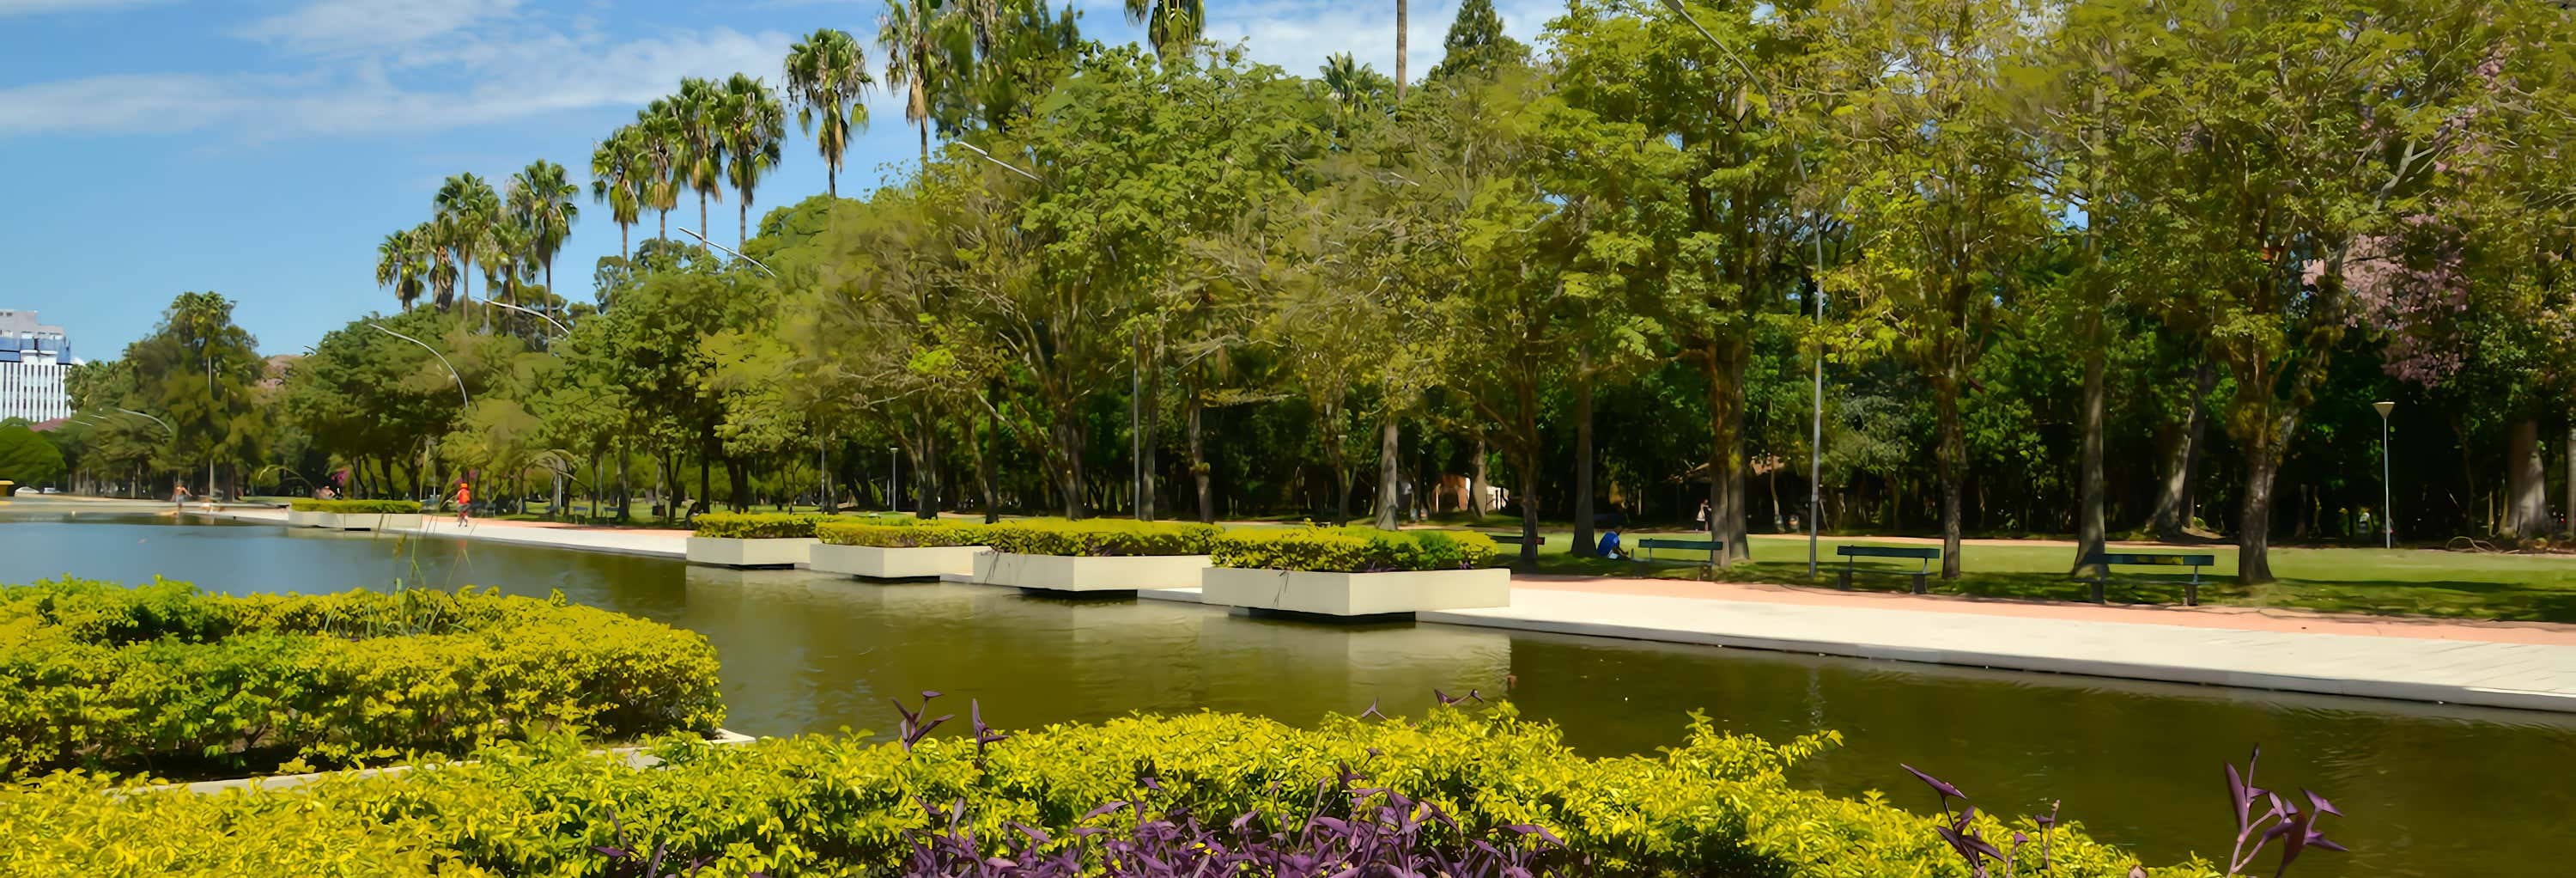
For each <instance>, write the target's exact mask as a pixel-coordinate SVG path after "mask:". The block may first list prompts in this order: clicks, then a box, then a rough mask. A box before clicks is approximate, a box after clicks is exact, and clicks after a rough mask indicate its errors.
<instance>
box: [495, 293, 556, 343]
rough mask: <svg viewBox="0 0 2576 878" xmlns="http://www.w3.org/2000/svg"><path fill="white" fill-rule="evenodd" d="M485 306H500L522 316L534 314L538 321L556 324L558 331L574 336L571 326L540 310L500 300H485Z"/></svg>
mask: <svg viewBox="0 0 2576 878" xmlns="http://www.w3.org/2000/svg"><path fill="white" fill-rule="evenodd" d="M483 304H486V305H498V306H500V307H503V308H508V309H510V310H512V311H517V312H519V313H521V314H532V315H535V316H536V318H537V319H539V320H543V321H545V322H547V323H552V324H554V325H555V328H556V329H558V330H561V331H563V333H564V334H565V335H571V334H572V327H569V326H565V325H563V321H561V320H556V319H554V318H553V317H549V316H546V313H545V312H543V311H539V310H536V309H534V308H522V307H519V306H517V305H513V304H510V303H508V302H504V301H501V300H498V299H485V300H483Z"/></svg>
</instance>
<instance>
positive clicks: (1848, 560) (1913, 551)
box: [1834, 546, 1941, 594]
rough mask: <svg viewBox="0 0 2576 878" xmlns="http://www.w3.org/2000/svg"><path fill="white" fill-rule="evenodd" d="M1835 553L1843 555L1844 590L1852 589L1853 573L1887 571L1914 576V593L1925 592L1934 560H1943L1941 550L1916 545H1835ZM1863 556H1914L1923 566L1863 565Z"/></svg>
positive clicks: (1898, 574)
mask: <svg viewBox="0 0 2576 878" xmlns="http://www.w3.org/2000/svg"><path fill="white" fill-rule="evenodd" d="M1834 554H1836V555H1841V556H1842V557H1843V569H1842V571H1841V582H1840V584H1841V586H1842V589H1843V590H1844V591H1850V590H1851V581H1852V574H1854V573H1885V574H1889V575H1891V576H1911V577H1914V593H1915V594H1924V593H1925V588H1924V586H1925V583H1924V579H1925V578H1927V577H1929V576H1931V575H1932V562H1934V561H1938V560H1941V550H1939V549H1926V548H1919V547H1915V546H1835V547H1834ZM1862 558H1913V559H1916V560H1919V561H1922V562H1923V567H1922V569H1920V570H1889V569H1885V568H1878V567H1862V566H1860V564H1859V563H1858V562H1859V559H1862Z"/></svg>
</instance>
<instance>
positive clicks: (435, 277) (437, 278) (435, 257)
mask: <svg viewBox="0 0 2576 878" xmlns="http://www.w3.org/2000/svg"><path fill="white" fill-rule="evenodd" d="M411 241H412V248H413V250H414V251H416V252H418V253H419V254H420V256H421V261H422V262H423V263H425V264H427V265H428V268H429V271H428V276H427V278H425V279H426V280H427V281H428V282H429V291H430V294H431V297H432V301H435V302H436V303H437V304H438V308H439V310H442V311H444V310H447V309H448V308H451V307H454V306H455V304H456V280H457V278H458V277H459V275H458V273H457V271H456V251H454V250H450V249H448V248H447V224H446V222H444V221H442V220H439V219H437V218H435V217H433V218H431V219H429V220H427V221H425V222H422V223H421V224H420V225H417V226H413V227H412V228H411Z"/></svg>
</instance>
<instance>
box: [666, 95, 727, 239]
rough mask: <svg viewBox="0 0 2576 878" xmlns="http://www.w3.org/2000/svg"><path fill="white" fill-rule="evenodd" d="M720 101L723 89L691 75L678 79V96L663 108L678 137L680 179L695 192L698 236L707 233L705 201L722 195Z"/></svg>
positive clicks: (721, 107)
mask: <svg viewBox="0 0 2576 878" xmlns="http://www.w3.org/2000/svg"><path fill="white" fill-rule="evenodd" d="M724 102H725V93H724V87H723V86H721V85H719V84H717V83H716V81H715V80H712V79H699V78H697V77H694V76H693V77H690V78H687V79H683V80H680V93H679V95H678V96H677V97H675V98H674V99H672V101H671V102H670V104H669V105H668V107H667V108H666V109H667V111H668V112H670V113H671V114H672V116H671V121H672V124H673V127H672V131H673V132H674V133H676V134H678V135H679V138H680V147H681V148H680V153H679V159H680V162H679V170H680V177H681V179H682V181H684V182H686V183H688V184H689V188H690V189H693V190H696V191H697V193H698V234H701V235H703V234H706V233H707V199H708V198H710V197H722V196H723V195H724V159H725V156H724V139H723V137H722V136H721V135H720V134H719V133H718V130H717V129H718V128H720V127H722V122H721V120H720V119H719V118H718V117H719V116H721V115H722V114H723V113H724Z"/></svg>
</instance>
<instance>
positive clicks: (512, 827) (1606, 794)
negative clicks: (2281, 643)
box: [0, 706, 2205, 878]
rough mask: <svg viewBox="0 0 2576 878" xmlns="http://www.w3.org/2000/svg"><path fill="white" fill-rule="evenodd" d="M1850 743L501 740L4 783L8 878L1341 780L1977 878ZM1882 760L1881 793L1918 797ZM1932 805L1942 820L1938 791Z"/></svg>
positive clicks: (1654, 846) (771, 866) (2072, 860)
mask: <svg viewBox="0 0 2576 878" xmlns="http://www.w3.org/2000/svg"><path fill="white" fill-rule="evenodd" d="M1004 709H1006V708H1004ZM995 712H1000V710H997V711H995ZM1833 740H1835V739H1834V738H1833V736H1832V734H1831V733H1826V734H1824V735H1820V736H1811V737H1808V738H1801V739H1799V740H1797V741H1793V742H1790V743H1788V744H1778V745H1775V744H1771V743H1767V742H1764V741H1761V740H1759V739H1755V738H1749V737H1737V736H1730V735H1724V734H1720V733H1718V732H1717V731H1716V730H1715V729H1714V728H1713V727H1712V726H1711V725H1710V724H1709V723H1708V721H1707V720H1705V719H1697V720H1695V721H1694V722H1693V724H1692V727H1691V729H1690V731H1689V733H1688V735H1687V738H1686V739H1685V740H1684V742H1682V743H1681V744H1680V745H1678V746H1674V747H1671V748H1669V749H1666V750H1663V751H1662V752H1659V753H1656V754H1651V755H1638V756H1625V757H1614V758H1603V759H1591V758H1585V757H1582V756H1578V755H1576V754H1575V753H1574V752H1573V751H1571V750H1569V749H1568V748H1567V747H1566V746H1565V744H1564V743H1563V742H1562V740H1560V738H1559V735H1558V732H1557V730H1556V729H1555V728H1554V727H1553V726H1550V725H1547V724H1542V723H1530V722H1523V721H1521V720H1519V719H1518V718H1517V716H1516V715H1515V714H1513V713H1512V711H1511V709H1510V708H1509V707H1508V706H1501V707H1496V708H1492V709H1490V710H1488V711H1487V712H1484V713H1469V712H1465V711H1460V710H1456V709H1448V708H1441V709H1435V710H1434V711H1433V712H1432V715H1431V716H1430V717H1428V718H1426V719H1425V720H1423V721H1421V722H1420V723H1418V724H1417V723H1413V722H1408V721H1403V720H1397V721H1388V722H1369V721H1362V720H1357V719H1352V718H1347V717H1331V718H1327V719H1325V720H1324V721H1323V722H1322V724H1321V726H1320V728H1317V729H1312V730H1306V729H1297V728H1292V727H1289V726H1285V725H1281V724H1279V723H1276V722H1272V721H1269V720H1265V719H1259V718H1254V717H1246V716H1240V715H1229V714H1214V713H1205V714H1194V715H1188V716H1179V717H1170V718H1157V717H1131V718H1126V719H1119V720H1113V721H1110V722H1108V723H1106V724H1102V725H1067V726H1051V727H1048V728H1046V729H1043V730H1039V731H1035V732H1025V733H1021V734H1019V735H1016V736H1013V737H1011V738H1009V739H1008V740H1003V741H1000V742H998V743H995V744H993V745H992V746H991V747H990V749H989V751H988V752H985V753H983V754H980V755H979V754H978V752H977V751H978V747H977V746H976V745H975V743H974V742H973V741H972V740H969V739H961V738H933V739H930V740H926V741H923V742H921V743H919V744H917V745H915V746H914V749H913V750H912V752H910V753H906V752H905V751H904V750H903V749H902V748H900V747H899V746H898V745H896V744H893V743H870V742H868V741H865V740H862V739H858V738H850V737H803V738H793V739H773V740H765V741H761V742H759V743H756V744H749V745H741V746H731V747H720V746H710V745H706V744H703V743H695V744H682V743H668V744H664V745H662V746H660V747H658V748H657V752H658V755H660V756H661V757H662V758H663V759H664V760H665V761H664V762H663V763H662V764H661V765H660V766H658V767H655V768H651V769H646V770H636V769H634V768H630V767H628V766H627V765H626V764H625V763H624V762H622V761H620V760H618V759H616V758H614V757H609V756H598V755H587V754H584V753H582V752H580V751H579V748H578V745H575V744H571V743H566V742H560V741H547V742H540V743H535V744H510V745H503V746H499V747H495V748H492V749H490V750H487V751H485V752H483V753H482V754H481V759H482V761H481V762H479V763H476V764H471V765H455V766H449V767H444V768H440V769H437V770H433V771H422V772H413V773H410V774H406V775H399V776H391V777H385V776H376V777H360V776H350V777H341V778H333V779H328V780H324V781H322V782H319V783H315V784H311V785H308V786H304V787H298V788H293V789H286V790H253V791H244V792H241V793H237V794H228V795H221V796H201V795H193V794H188V793H183V792H176V791H160V792H130V793H127V794H124V795H114V796H111V795H102V794H101V792H102V788H103V786H104V785H103V784H102V783H101V782H100V781H98V780H96V779H94V778H91V777H87V776H81V775H64V776H60V777H56V778H53V779H50V780H47V781H44V782H41V783H38V784H34V785H31V786H25V787H12V788H6V789H0V833H5V835H6V837H8V838H10V839H13V842H12V843H11V844H9V845H5V846H0V874H23V875H89V874H155V875H158V874H165V873H166V874H192V875H263V876H278V875H317V876H318V875H332V876H338V875H352V876H354V875H391V876H426V875H432V874H437V875H454V874H512V875H555V876H585V875H603V874H612V872H611V866H610V864H609V861H608V857H606V856H604V855H603V854H601V853H600V852H598V851H597V850H596V849H595V848H597V847H599V846H614V847H618V848H624V849H628V850H638V851H661V852H664V853H665V854H666V855H667V856H666V861H667V862H670V863H673V864H685V863H688V862H690V861H692V860H695V859H697V858H701V857H705V858H710V859H709V862H708V864H707V871H706V872H705V873H703V874H708V875H727V876H732V875H742V874H745V873H747V872H750V871H753V870H760V871H763V872H765V873H766V874H768V875H772V876H779V878H788V876H807V875H853V874H899V873H898V872H897V871H896V870H897V869H899V868H900V867H901V866H902V865H903V864H904V861H905V854H906V853H907V852H908V850H909V847H910V844H911V842H912V840H913V839H912V838H908V837H907V835H906V833H915V834H916V837H917V834H918V833H920V832H922V831H924V830H925V829H926V828H927V827H928V826H929V819H928V818H927V817H926V816H925V814H924V811H923V804H922V803H924V802H928V803H935V804H936V805H937V806H938V807H940V808H941V809H942V810H943V811H944V810H946V809H948V808H949V807H950V806H951V804H952V803H960V804H962V807H963V809H964V812H963V813H964V824H965V826H966V827H967V828H971V829H972V831H973V832H974V834H975V835H976V836H977V837H979V838H984V839H997V838H1001V837H1004V836H1006V835H1007V836H1008V837H1010V838H1014V839H1016V838H1019V837H1021V836H1020V834H1019V833H1018V832H1017V831H1016V830H1012V829H1008V828H1007V824H1008V823H1009V822H1018V823H1023V824H1027V825H1030V826H1034V827H1040V828H1042V829H1044V830H1045V831H1046V832H1048V833H1049V834H1050V835H1051V836H1053V837H1054V838H1056V839H1065V838H1067V837H1068V836H1069V835H1071V833H1070V830H1071V829H1072V828H1073V827H1076V826H1095V827H1102V828H1105V829H1108V830H1111V831H1118V830H1119V829H1120V828H1121V827H1123V826H1132V825H1133V821H1134V817H1133V815H1132V814H1129V813H1127V812H1113V813H1109V814H1106V815H1102V816H1097V817H1087V816H1085V815H1086V812H1089V811H1091V810H1092V809H1093V808H1094V807H1095V806H1098V805H1101V804H1104V803H1107V802H1111V801H1143V802H1146V803H1148V804H1149V805H1150V806H1151V807H1152V808H1154V809H1155V810H1156V811H1158V812H1160V813H1175V812H1183V811H1185V812H1187V813H1189V814H1193V815H1198V816H1199V817H1200V818H1201V819H1205V820H1213V821H1222V820H1225V819H1229V815H1236V814H1242V813H1245V812H1247V811H1251V810H1255V809H1260V810H1263V811H1265V812H1267V813H1271V814H1285V815H1304V814H1309V813H1313V809H1314V808H1315V807H1316V806H1317V803H1318V802H1322V803H1324V807H1325V808H1326V810H1327V811H1328V812H1330V811H1331V810H1333V809H1335V808H1341V807H1344V806H1341V805H1337V804H1334V801H1335V798H1336V797H1334V796H1327V795H1323V792H1324V791H1327V790H1330V789H1331V788H1332V785H1333V784H1334V783H1335V782H1336V778H1338V777H1339V776H1340V772H1341V769H1342V768H1343V767H1344V766H1347V767H1348V768H1349V769H1350V770H1351V771H1352V772H1354V773H1356V774H1357V775H1359V776H1360V778H1361V779H1359V780H1357V781H1356V782H1355V783H1354V784H1353V785H1354V786H1383V787H1387V788H1391V789H1395V790H1398V791H1400V792H1403V793H1405V794H1406V795H1409V796H1413V797H1416V798H1418V799H1422V800H1425V801H1428V802H1431V803H1432V804H1434V805H1436V806H1437V807H1439V808H1440V809H1441V810H1442V811H1443V812H1445V813H1447V814H1449V815H1452V816H1454V817H1455V818H1456V820H1457V821H1458V822H1459V824H1460V826H1459V827H1458V829H1457V830H1456V831H1458V832H1462V833H1466V834H1469V836H1470V837H1473V836H1474V835H1479V834H1485V833H1490V832H1492V831H1493V830H1495V829H1496V828H1498V827H1504V826H1509V825H1512V824H1524V823H1526V824H1535V825H1538V826H1541V827H1545V828H1547V829H1549V830H1550V831H1551V832H1552V833H1554V834H1555V835H1556V836H1560V837H1562V838H1563V839H1564V841H1565V843H1566V844H1567V846H1568V847H1567V851H1566V852H1564V853H1561V854H1558V855H1557V856H1558V857H1559V859H1560V862H1559V865H1563V866H1566V867H1568V871H1569V872H1571V873H1573V874H1582V875H1604V876H1680V875H1693V876H1742V878H1757V876H1759V878H1790V876H1815V878H1825V876H1854V878H1875V876H1896V875H1917V876H1966V875H1967V874H1968V871H1967V869H1966V868H1964V867H1963V866H1962V865H1961V863H1960V860H1959V859H1958V855H1957V854H1955V853H1953V852H1952V851H1951V849H1950V848H1949V846H1948V845H1946V844H1944V843H1943V842H1942V841H1941V840H1940V839H1939V838H1938V837H1937V836H1936V835H1935V833H1934V829H1935V827H1937V826H1941V825H1942V820H1941V818H1939V817H1936V816H1932V815H1930V814H1922V813H1909V812H1907V811H1903V810H1899V809H1897V808H1895V807H1891V806H1889V805H1886V804H1883V803H1880V802H1878V801H1877V800H1875V799H1874V798H1873V799H1872V800H1870V801H1854V800H1849V799H1836V798H1832V797H1829V796H1826V795H1823V794H1821V793H1817V792H1813V791H1809V790H1804V789H1799V788H1796V787H1794V786H1792V785H1790V783H1789V782H1788V781H1787V780H1786V779H1785V777H1784V775H1783V773H1784V772H1785V771H1786V770H1787V768H1788V767H1789V766H1790V765H1791V764H1792V763H1794V762H1796V761H1798V760H1800V759H1804V758H1806V757H1808V756H1810V755H1812V754H1814V753H1817V752H1819V751H1821V750H1824V749H1826V748H1827V747H1829V746H1830V744H1831V742H1832V741H1833ZM1887 771H1888V773H1889V774H1890V775H1892V776H1891V777H1890V778H1889V782H1890V784H1891V786H1893V785H1897V784H1907V785H1910V784H1911V783H1912V782H1911V781H1910V780H1907V779H1905V778H1904V776H1903V775H1901V774H1898V773H1897V768H1896V767H1895V766H1888V767H1887ZM1144 777H1150V778H1152V779H1153V781H1154V787H1156V789H1154V790H1150V791H1149V790H1147V789H1145V788H1144V786H1145V785H1144V783H1143V782H1142V780H1141V778H1144ZM1920 804H1921V807H1923V808H1925V809H1926V810H1929V809H1930V807H1931V803H1930V797H1929V796H1928V795H1926V796H1924V797H1923V801H1922V802H1921V803H1920ZM1978 819H1979V823H1980V825H1981V826H1982V827H1983V829H1984V834H1985V836H1986V837H1987V838H1991V839H2005V838H2009V836H2010V835H2011V834H2012V833H2013V832H2014V831H2016V830H2018V831H2022V832H2025V833H2028V834H2029V835H2030V836H2031V838H2032V839H2033V844H2032V845H2031V846H2030V847H2026V848H2024V849H2023V854H2024V855H2025V856H2026V857H2027V856H2032V855H2034V854H2035V853H2036V848H2037V840H2038V839H2039V838H2040V837H2041V836H2042V834H2043V832H2045V833H2046V834H2047V837H2048V846H2049V851H2050V857H2049V859H2050V868H2049V870H2048V874H2050V875H2052V876H2060V878H2117V876H2122V875H2125V874H2127V872H2128V869H2129V867H2130V865H2131V864H2133V863H2135V862H2136V861H2135V859H2134V858H2132V857H2131V856H2129V855H2128V854H2126V853H2125V852H2123V851H2121V850H2119V849H2116V848H2113V847H2110V846H2108V845H2104V844H2100V843H2098V842H2095V841H2092V840H2091V839H2089V838H2088V837H2086V836H2085V835H2084V834H2083V831H2082V829H2081V828H2080V827H2077V826H2075V825H2073V824H2072V823H2068V824H2061V825H2059V826H2058V827H2056V828H2055V829H2053V830H2043V829H2041V828H2040V827H2039V826H2038V825H2037V824H2036V823H2035V822H2033V821H2031V820H2028V819H2021V820H2016V821H2014V822H2013V823H2011V824H2010V825H2009V826H2007V825H2005V824H2004V823H2003V822H2001V821H1998V820H1997V819H1996V818H1994V817H1991V816H1980V817H1979V818H1978ZM942 820H943V823H944V820H945V815H943V816H942ZM621 826H622V828H623V831H622V837H621V831H620V828H619V827H621ZM1437 831H1447V830H1437ZM1446 837H1452V838H1454V837H1455V836H1446ZM630 869H631V867H630ZM619 874H633V873H632V872H631V871H629V872H625V873H619ZM2159 874H2160V875H2162V876H2168V878H2170V876H2182V875H2198V874H2205V873H2204V872H2200V871H2195V870H2193V869H2191V868H2190V867H2184V868H2176V869H2171V870H2159Z"/></svg>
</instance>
